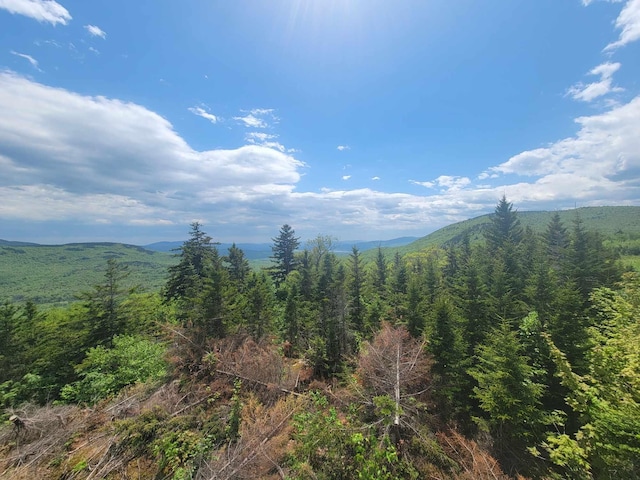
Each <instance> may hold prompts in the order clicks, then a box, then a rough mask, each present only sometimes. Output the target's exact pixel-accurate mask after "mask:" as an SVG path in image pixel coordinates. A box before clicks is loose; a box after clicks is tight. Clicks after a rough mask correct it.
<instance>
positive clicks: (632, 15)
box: [605, 0, 640, 51]
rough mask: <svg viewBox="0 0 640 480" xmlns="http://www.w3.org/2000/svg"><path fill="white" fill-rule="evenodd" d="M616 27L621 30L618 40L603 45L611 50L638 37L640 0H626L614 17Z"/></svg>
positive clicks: (607, 49) (639, 37)
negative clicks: (618, 13)
mask: <svg viewBox="0 0 640 480" xmlns="http://www.w3.org/2000/svg"><path fill="white" fill-rule="evenodd" d="M616 28H617V29H618V30H621V32H620V36H619V37H618V40H616V41H615V42H612V43H610V44H609V45H607V46H606V47H605V51H612V50H615V49H616V48H619V47H623V46H625V45H627V44H629V43H631V42H635V41H636V40H638V39H640V0H628V1H627V3H626V4H625V6H624V7H623V8H622V10H621V11H620V15H618V18H617V19H616Z"/></svg>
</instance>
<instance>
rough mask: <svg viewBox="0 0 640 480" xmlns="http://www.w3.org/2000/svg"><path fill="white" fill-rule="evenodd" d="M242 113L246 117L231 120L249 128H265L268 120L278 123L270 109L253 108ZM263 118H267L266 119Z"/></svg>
mask: <svg viewBox="0 0 640 480" xmlns="http://www.w3.org/2000/svg"><path fill="white" fill-rule="evenodd" d="M243 113H245V114H246V115H244V116H239V117H233V119H234V120H237V121H238V122H240V123H241V124H243V125H244V126H245V127H249V128H267V127H268V126H269V120H272V121H275V122H277V121H278V117H276V116H275V115H274V114H273V109H272V108H254V109H253V110H249V111H245V112H243ZM265 117H268V119H267V118H265Z"/></svg>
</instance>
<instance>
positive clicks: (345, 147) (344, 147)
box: [337, 145, 351, 152]
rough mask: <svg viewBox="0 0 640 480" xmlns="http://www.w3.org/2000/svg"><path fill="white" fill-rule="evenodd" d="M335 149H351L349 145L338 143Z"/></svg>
mask: <svg viewBox="0 0 640 480" xmlns="http://www.w3.org/2000/svg"><path fill="white" fill-rule="evenodd" d="M337 149H338V150H340V151H341V152H344V151H345V150H351V147H350V146H349V145H338V147H337Z"/></svg>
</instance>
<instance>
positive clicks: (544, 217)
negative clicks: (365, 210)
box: [397, 206, 640, 253]
mask: <svg viewBox="0 0 640 480" xmlns="http://www.w3.org/2000/svg"><path fill="white" fill-rule="evenodd" d="M556 213H558V214H559V215H560V219H561V220H562V222H563V223H564V225H565V226H566V227H567V228H568V229H569V230H571V228H572V225H573V222H574V221H575V220H576V219H577V218H580V219H581V220H582V222H583V225H584V228H585V229H587V230H595V231H598V232H600V233H601V234H603V235H604V236H605V237H608V238H609V239H610V242H614V243H618V244H621V243H622V244H624V243H634V242H636V241H640V207H635V206H621V207H582V208H576V209H573V210H560V211H558V212H546V211H542V212H518V218H519V219H520V223H521V224H522V226H523V227H525V228H526V227H531V229H532V230H533V231H534V232H536V233H542V232H544V231H545V229H546V228H547V225H548V224H549V221H550V220H551V217H553V215H554V214H556ZM490 222H491V215H490V214H489V215H482V216H480V217H476V218H472V219H469V220H464V221H462V222H458V223H454V224H452V225H448V226H446V227H444V228H441V229H440V230H436V231H435V232H433V233H431V234H429V235H427V236H425V237H422V238H420V239H418V240H416V241H415V242H412V243H410V244H408V245H405V246H403V247H400V248H398V249H397V250H398V251H400V252H401V253H411V252H416V251H420V250H424V249H427V248H430V247H443V246H446V245H448V244H452V243H456V242H459V241H460V240H461V239H462V238H463V237H464V235H465V234H468V235H469V237H470V238H471V241H472V242H473V241H478V240H480V239H482V236H483V232H484V230H485V229H486V228H487V226H488V225H489V223H490Z"/></svg>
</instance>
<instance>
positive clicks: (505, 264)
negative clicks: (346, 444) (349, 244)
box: [0, 197, 640, 478]
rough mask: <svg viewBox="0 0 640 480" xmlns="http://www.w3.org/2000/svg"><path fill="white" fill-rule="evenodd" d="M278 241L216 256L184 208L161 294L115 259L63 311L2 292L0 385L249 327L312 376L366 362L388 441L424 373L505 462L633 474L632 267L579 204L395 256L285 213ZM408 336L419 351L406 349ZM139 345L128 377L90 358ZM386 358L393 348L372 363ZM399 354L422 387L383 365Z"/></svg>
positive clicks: (449, 411) (25, 395) (436, 403)
mask: <svg viewBox="0 0 640 480" xmlns="http://www.w3.org/2000/svg"><path fill="white" fill-rule="evenodd" d="M272 240H273V247H272V251H273V255H272V258H271V260H272V265H271V266H270V267H269V268H266V269H262V270H253V269H251V268H250V266H249V262H248V261H247V259H246V258H245V256H244V253H243V252H242V250H241V249H239V248H237V247H236V246H235V244H234V245H233V246H232V247H231V248H229V249H228V252H226V255H222V254H221V252H219V251H218V249H217V247H216V244H215V242H214V241H213V239H212V238H211V237H210V236H209V235H207V234H206V233H205V232H204V231H203V230H202V226H201V225H200V224H198V223H194V224H192V225H191V231H190V233H189V238H188V240H187V241H186V242H184V244H183V245H182V247H181V248H180V249H179V251H178V253H177V254H176V260H177V262H176V264H175V265H174V266H172V267H171V268H169V271H168V278H167V281H166V284H165V287H164V288H163V290H162V291H161V292H158V293H149V292H143V291H142V290H141V289H140V288H136V287H134V286H130V285H128V284H127V271H126V269H125V268H123V267H122V266H121V265H119V264H118V263H117V262H116V261H114V260H110V261H109V262H108V264H107V268H106V271H105V277H104V282H103V283H101V284H99V285H96V286H94V287H93V288H92V289H91V290H88V291H87V292H86V293H85V294H83V295H82V296H81V298H79V302H78V303H76V304H74V305H72V306H71V307H70V308H68V309H66V310H52V311H48V312H40V311H38V309H37V308H36V306H35V305H34V304H32V303H29V302H28V303H26V304H25V305H23V306H16V305H13V304H11V303H5V304H4V305H2V307H0V401H2V402H3V405H4V406H12V405H17V404H18V403H20V402H23V401H27V400H31V401H36V402H40V403H45V402H49V401H54V400H57V401H72V402H80V401H85V402H86V401H91V399H92V397H91V396H92V395H94V397H96V398H97V397H99V396H104V395H107V394H110V393H114V392H115V391H117V389H118V388H121V387H122V386H124V385H126V384H127V383H131V382H132V381H135V380H136V379H141V376H143V377H144V378H142V379H145V378H159V376H161V372H163V371H165V370H163V368H166V365H165V364H163V363H162V361H160V360H158V359H159V358H160V357H161V353H160V352H155V353H153V354H152V355H151V354H149V352H150V351H151V350H149V349H151V348H152V345H153V344H157V342H158V341H162V340H163V339H166V338H167V331H173V332H176V331H177V332H179V333H180V335H181V338H184V339H186V340H185V344H184V345H185V347H184V348H183V349H182V350H181V355H182V356H183V358H182V359H181V361H180V365H181V368H183V369H184V371H187V372H193V371H196V370H197V369H198V368H199V367H198V366H199V365H201V364H202V363H203V361H204V359H205V357H206V356H207V355H208V354H209V353H210V350H209V345H210V341H211V340H212V339H222V338H225V337H229V336H233V335H238V334H246V335H249V336H251V337H253V338H254V339H255V340H256V341H259V340H264V339H270V341H272V342H275V343H277V344H278V345H280V347H281V350H282V354H283V355H284V356H285V357H289V358H303V359H304V360H305V361H306V362H307V364H308V365H309V366H310V368H311V369H312V370H313V375H314V378H318V379H330V378H338V379H344V378H348V376H349V374H350V373H351V372H353V371H356V370H357V371H360V372H363V371H365V372H368V373H366V375H363V377H362V378H369V380H367V381H371V382H373V383H372V387H371V388H373V389H374V391H377V390H376V389H379V392H378V393H379V394H378V395H376V398H378V400H376V402H377V404H375V402H374V401H373V400H372V405H373V407H372V408H375V409H378V410H380V409H385V408H386V409H387V410H388V411H389V412H390V413H389V418H393V419H394V420H393V421H391V422H390V424H389V425H390V427H389V429H388V430H387V431H388V432H391V434H393V441H392V443H395V442H397V441H399V440H398V439H399V438H401V437H402V436H403V435H404V436H410V435H411V429H412V428H416V426H415V425H413V426H412V425H410V424H409V423H406V422H405V423H403V422H401V420H400V419H401V417H400V412H401V411H403V412H404V411H408V410H410V409H411V408H412V406H411V405H412V403H411V401H410V400H409V398H410V397H411V396H412V395H413V394H414V393H416V392H421V391H422V390H421V389H422V386H423V383H424V382H423V383H421V382H420V381H419V379H420V378H422V379H423V380H424V378H426V377H428V379H429V381H428V384H429V387H428V388H429V392H430V398H431V401H432V402H433V403H432V405H430V406H429V409H430V410H431V411H432V413H433V414H435V415H437V416H438V418H439V419H440V420H441V421H442V422H443V423H444V424H448V425H456V426H457V428H458V429H459V431H460V432H462V433H463V434H465V435H467V436H470V437H479V436H482V435H485V436H488V437H489V438H490V439H491V446H492V451H493V453H494V454H495V455H496V456H497V458H499V459H500V461H501V462H502V464H503V466H505V467H506V469H507V470H509V469H511V470H515V471H522V472H526V473H528V474H535V472H556V474H557V475H566V476H568V477H570V478H592V477H596V478H636V477H637V475H638V472H639V470H638V469H639V468H640V465H639V464H638V458H640V439H638V435H637V433H638V431H640V397H639V393H638V392H640V388H638V387H640V357H639V356H638V355H639V354H638V351H637V345H638V344H640V328H639V326H638V319H639V318H640V316H639V312H640V280H639V279H638V276H637V274H636V273H633V272H628V271H625V269H624V268H623V267H622V266H621V265H620V263H619V262H618V261H617V257H616V255H615V254H614V252H612V251H611V250H609V249H607V248H605V244H604V238H603V237H602V236H601V235H599V234H598V233H596V232H591V231H587V230H586V229H585V228H584V225H583V223H582V222H581V220H580V218H579V217H576V219H575V220H574V222H573V223H572V225H568V226H567V225H564V224H563V223H562V222H561V221H560V217H559V215H555V216H554V217H553V218H552V220H551V221H550V223H549V224H548V226H547V228H546V230H545V232H544V233H543V234H542V235H538V234H535V233H534V232H533V231H531V230H530V229H524V228H522V226H521V225H520V222H519V219H518V214H517V211H515V210H514V208H513V205H512V204H511V203H510V202H508V201H507V199H506V198H505V197H503V198H502V199H501V200H500V202H499V203H498V204H497V206H496V208H495V211H494V214H493V216H492V219H491V223H490V224H489V225H488V227H487V228H486V230H485V231H484V234H483V239H482V240H483V241H480V242H472V240H471V238H470V237H468V236H465V237H464V238H462V239H461V240H460V241H459V242H457V243H454V244H450V245H446V246H444V247H442V248H432V249H429V250H425V251H421V252H416V253H411V254H408V255H405V256H401V255H400V254H397V253H396V254H395V255H393V256H392V257H387V255H386V254H385V252H384V251H383V250H382V249H380V248H379V249H378V250H377V251H376V255H375V258H374V260H373V261H371V262H366V261H365V260H364V259H363V256H362V253H361V252H360V251H359V250H358V249H357V248H356V247H353V249H352V251H351V253H350V254H349V255H348V256H346V257H340V256H338V255H337V254H336V253H335V252H334V251H333V246H332V244H333V239H332V238H331V237H328V236H318V237H317V238H315V239H313V240H312V241H310V242H307V244H306V245H305V247H304V248H301V242H300V238H298V237H297V236H296V234H295V230H294V229H293V228H292V227H291V226H290V225H283V226H282V227H281V228H280V230H279V232H278V234H277V236H275V237H274V238H273V239H272ZM390 328H396V329H401V330H395V331H394V330H389V329H390ZM383 331H384V332H387V333H386V334H385V336H384V337H382V338H387V339H389V338H396V337H394V335H396V336H397V339H396V340H395V343H394V342H391V343H389V342H387V343H385V341H384V340H383V339H381V337H380V332H383ZM400 331H404V332H406V335H407V337H406V338H405V337H403V336H402V334H401V333H398V332H400ZM394 332H395V333H394ZM398 335H399V336H398ZM145 342H146V343H145ZM400 344H402V345H405V347H406V348H405V349H404V350H402V352H401V351H400V349H399V348H400V347H398V351H397V352H396V353H397V359H396V360H397V361H396V363H394V362H393V360H394V358H395V357H394V350H393V348H396V347H394V345H395V346H398V345H400ZM123 352H127V353H124V354H123ZM144 352H146V353H144ZM372 352H373V353H372ZM376 352H378V354H376ZM412 352H420V355H424V356H425V358H426V359H428V361H426V363H420V364H419V365H418V364H417V363H415V362H414V363H413V364H412V363H411V361H412V360H411V359H412V358H414V354H413V353H412ZM383 353H384V355H383ZM123 355H124V357H123ZM144 355H147V357H149V358H153V359H155V360H154V363H150V364H147V365H145V366H144V368H142V369H141V371H142V372H143V373H137V374H136V375H138V376H137V377H136V375H133V377H131V375H130V373H128V372H127V371H126V369H125V368H123V371H122V372H120V370H118V369H117V368H115V369H114V371H115V372H116V373H115V374H114V376H112V377H113V378H112V377H109V378H104V375H103V376H100V375H97V374H96V371H98V370H99V368H98V367H99V366H101V365H104V364H105V363H106V364H109V365H111V366H112V367H114V366H115V367H119V366H120V365H124V364H126V363H127V357H129V358H131V357H136V356H141V357H142V356H144ZM416 355H417V354H416ZM381 358H386V359H387V360H388V361H386V360H385V361H386V362H387V363H384V362H383V363H382V364H381V365H384V366H376V365H378V364H377V363H376V362H380V359H381ZM415 358H417V357H415ZM163 365H165V367H163ZM418 366H419V368H417V367H418ZM394 368H397V373H398V377H400V376H402V377H403V382H404V383H405V384H406V385H409V386H411V385H412V384H415V385H416V388H415V392H411V391H409V390H408V391H407V392H405V391H404V390H402V393H400V382H399V381H396V380H395V379H394V378H388V379H386V380H385V378H386V377H385V375H388V374H389V373H390V372H386V373H383V372H384V370H385V369H387V370H388V369H394ZM358 369H360V370H358ZM363 369H365V370H363ZM118 372H120V373H118ZM371 372H378V373H376V374H375V375H374V376H375V379H374V378H373V377H372V376H371ZM401 372H402V375H401ZM128 375H129V376H128ZM131 378H133V380H131ZM376 382H378V383H376ZM394 382H395V383H394ZM412 382H413V383H412ZM383 385H386V386H387V387H384V386H383ZM389 385H391V387H389ZM402 388H403V389H404V388H405V386H403V387H402ZM86 392H90V393H89V394H87V393H86ZM91 392H93V393H91ZM405 393H406V395H407V396H406V397H405V396H404V395H405ZM385 399H386V400H385ZM387 401H388V402H389V403H385V402H387ZM374 404H375V405H374ZM532 472H533V473H532ZM614 472H616V473H614ZM634 475H635V477H634Z"/></svg>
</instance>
